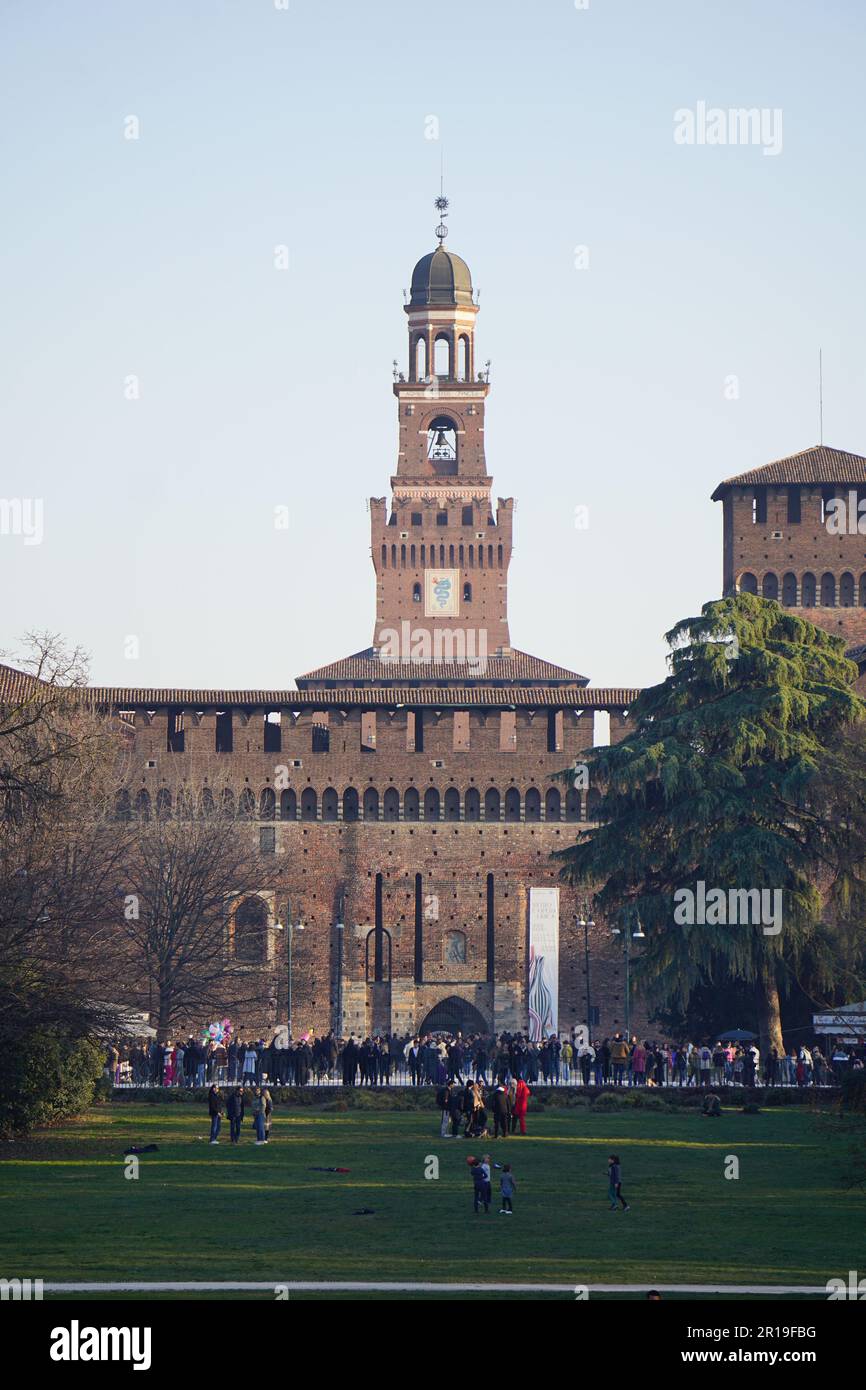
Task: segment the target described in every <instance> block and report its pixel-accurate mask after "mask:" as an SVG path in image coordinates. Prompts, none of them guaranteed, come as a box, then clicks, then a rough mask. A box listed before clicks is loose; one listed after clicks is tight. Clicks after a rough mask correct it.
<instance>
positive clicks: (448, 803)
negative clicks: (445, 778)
mask: <svg viewBox="0 0 866 1390" xmlns="http://www.w3.org/2000/svg"><path fill="white" fill-rule="evenodd" d="M445 819H446V820H459V819H460V793H459V791H458V790H457V788H456V787H449V788H448V789H447V791H446V792H445Z"/></svg>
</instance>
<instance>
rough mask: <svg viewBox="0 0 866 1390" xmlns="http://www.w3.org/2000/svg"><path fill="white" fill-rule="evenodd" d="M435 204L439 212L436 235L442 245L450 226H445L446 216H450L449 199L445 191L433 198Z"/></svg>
mask: <svg viewBox="0 0 866 1390" xmlns="http://www.w3.org/2000/svg"><path fill="white" fill-rule="evenodd" d="M433 206H434V207H435V208H436V210H437V212H438V213H439V226H438V227H437V228H436V235H437V237H438V238H439V245H440V246H441V245H442V243H443V241H444V240H445V238H446V237H447V235H448V228H447V227H446V226H445V218H446V217H447V216H448V199H447V198H446V197H445V194H444V193H440V194H439V197H438V198H435V199H434V200H433Z"/></svg>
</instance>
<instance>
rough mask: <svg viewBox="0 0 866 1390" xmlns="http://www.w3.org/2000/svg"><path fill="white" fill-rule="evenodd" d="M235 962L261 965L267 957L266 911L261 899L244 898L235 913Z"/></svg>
mask: <svg viewBox="0 0 866 1390" xmlns="http://www.w3.org/2000/svg"><path fill="white" fill-rule="evenodd" d="M234 927H235V929H234V947H235V960H239V961H242V962H243V963H244V964H245V965H261V964H263V963H264V961H266V960H267V955H268V909H267V907H266V906H265V904H264V903H263V902H262V899H261V898H256V897H251V898H244V900H243V902H242V903H241V904H240V906H239V907H238V908H237V910H236V912H235V923H234Z"/></svg>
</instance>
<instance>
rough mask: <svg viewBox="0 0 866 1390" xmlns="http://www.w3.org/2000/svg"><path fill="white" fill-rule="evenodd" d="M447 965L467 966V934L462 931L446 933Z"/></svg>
mask: <svg viewBox="0 0 866 1390" xmlns="http://www.w3.org/2000/svg"><path fill="white" fill-rule="evenodd" d="M443 946H444V948H445V949H444V955H445V964H446V965H465V964H466V933H465V932H462V931H448V932H446V933H445V940H444V942H443Z"/></svg>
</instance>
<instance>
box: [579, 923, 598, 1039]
mask: <svg viewBox="0 0 866 1390" xmlns="http://www.w3.org/2000/svg"><path fill="white" fill-rule="evenodd" d="M577 925H578V926H579V927H583V957H584V964H585V967H586V1040H587V1042H590V1041H591V1038H592V1008H591V1006H590V995H589V929H590V927H594V926H595V922H594V921H593V918H592V913H591V912H590V910H589V905H588V903H587V901H586V899H584V900H583V901H582V902H581V905H580V916H579V917H578V919H577Z"/></svg>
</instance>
